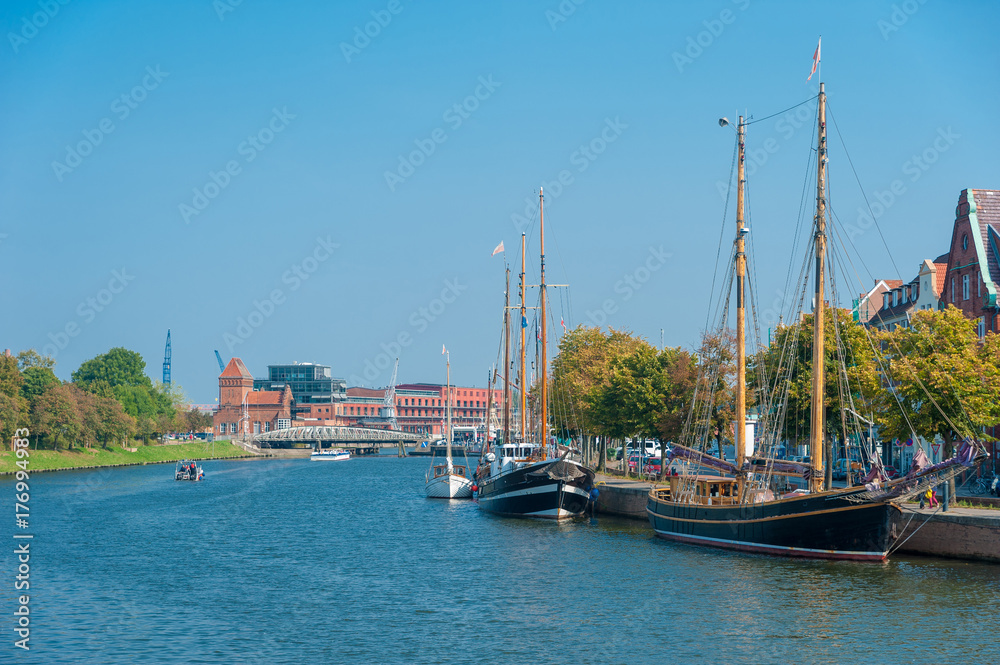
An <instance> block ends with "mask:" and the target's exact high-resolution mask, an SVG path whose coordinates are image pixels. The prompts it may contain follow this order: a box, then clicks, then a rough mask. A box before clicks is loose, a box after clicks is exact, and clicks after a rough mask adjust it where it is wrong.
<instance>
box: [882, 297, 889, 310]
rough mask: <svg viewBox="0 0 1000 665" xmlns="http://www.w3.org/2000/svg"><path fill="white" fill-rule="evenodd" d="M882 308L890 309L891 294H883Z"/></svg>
mask: <svg viewBox="0 0 1000 665" xmlns="http://www.w3.org/2000/svg"><path fill="white" fill-rule="evenodd" d="M882 309H889V294H888V293H883V294H882Z"/></svg>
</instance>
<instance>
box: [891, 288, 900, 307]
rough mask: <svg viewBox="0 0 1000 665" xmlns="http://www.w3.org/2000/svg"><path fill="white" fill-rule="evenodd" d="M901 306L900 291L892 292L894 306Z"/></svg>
mask: <svg viewBox="0 0 1000 665" xmlns="http://www.w3.org/2000/svg"><path fill="white" fill-rule="evenodd" d="M898 304H899V291H893V292H892V306H893V307H895V306H896V305H898Z"/></svg>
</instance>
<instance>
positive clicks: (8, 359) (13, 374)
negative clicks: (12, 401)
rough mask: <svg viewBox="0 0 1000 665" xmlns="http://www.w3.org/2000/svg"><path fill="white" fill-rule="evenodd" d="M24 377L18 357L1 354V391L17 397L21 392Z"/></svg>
mask: <svg viewBox="0 0 1000 665" xmlns="http://www.w3.org/2000/svg"><path fill="white" fill-rule="evenodd" d="M23 381H24V378H23V377H22V376H21V372H20V371H19V370H18V369H17V358H15V357H14V356H6V355H0V393H2V394H4V395H7V396H8V397H17V396H18V395H20V393H21V383H22V382H23Z"/></svg>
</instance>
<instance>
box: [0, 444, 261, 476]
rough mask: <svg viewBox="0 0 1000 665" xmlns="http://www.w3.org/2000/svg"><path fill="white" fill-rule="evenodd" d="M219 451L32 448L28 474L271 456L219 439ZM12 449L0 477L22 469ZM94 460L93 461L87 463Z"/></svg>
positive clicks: (206, 447)
mask: <svg viewBox="0 0 1000 665" xmlns="http://www.w3.org/2000/svg"><path fill="white" fill-rule="evenodd" d="M215 446H216V448H217V451H216V454H211V453H212V451H211V447H212V444H211V442H200V443H189V444H179V445H177V444H174V445H169V446H162V445H161V446H139V447H138V448H137V450H136V451H135V452H132V451H130V450H126V449H124V448H96V449H95V448H83V449H80V448H77V449H72V450H64V451H58V452H56V451H53V450H32V451H31V452H30V454H29V456H28V457H27V458H25V459H27V461H28V468H27V469H24V470H25V471H27V472H28V473H29V474H32V473H48V472H52V471H81V470H86V469H108V468H114V467H125V466H145V465H147V464H171V463H176V462H178V461H180V460H183V459H190V460H199V461H204V460H233V459H255V458H260V457H272V456H271V455H256V454H253V453H248V452H246V451H244V450H243V449H241V448H239V447H237V446H233V445H232V444H229V443H228V442H227V443H226V444H221V443H220V442H216V443H215ZM16 462H17V458H16V456H15V453H14V452H13V451H10V450H7V451H3V452H0V477H4V476H11V475H14V474H16V473H17V472H18V471H19V470H22V469H19V468H18V467H17V466H16ZM88 462H92V463H88Z"/></svg>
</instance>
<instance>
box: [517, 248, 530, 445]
mask: <svg viewBox="0 0 1000 665" xmlns="http://www.w3.org/2000/svg"><path fill="white" fill-rule="evenodd" d="M524 250H525V238H524V234H523V233H522V234H521V288H520V291H521V293H520V295H521V320H520V321H518V322H517V325H518V326H520V328H521V376H520V380H519V381H518V385H519V386H520V387H521V440H522V441H523V440H524V439H525V437H526V436H527V434H528V428H527V422H526V420H525V418H526V417H527V414H528V390H527V381H528V360H527V358H526V357H525V355H524V335H525V331H526V330H527V326H526V325H525V321H527V320H528V317H527V316H526V315H525V309H524Z"/></svg>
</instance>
